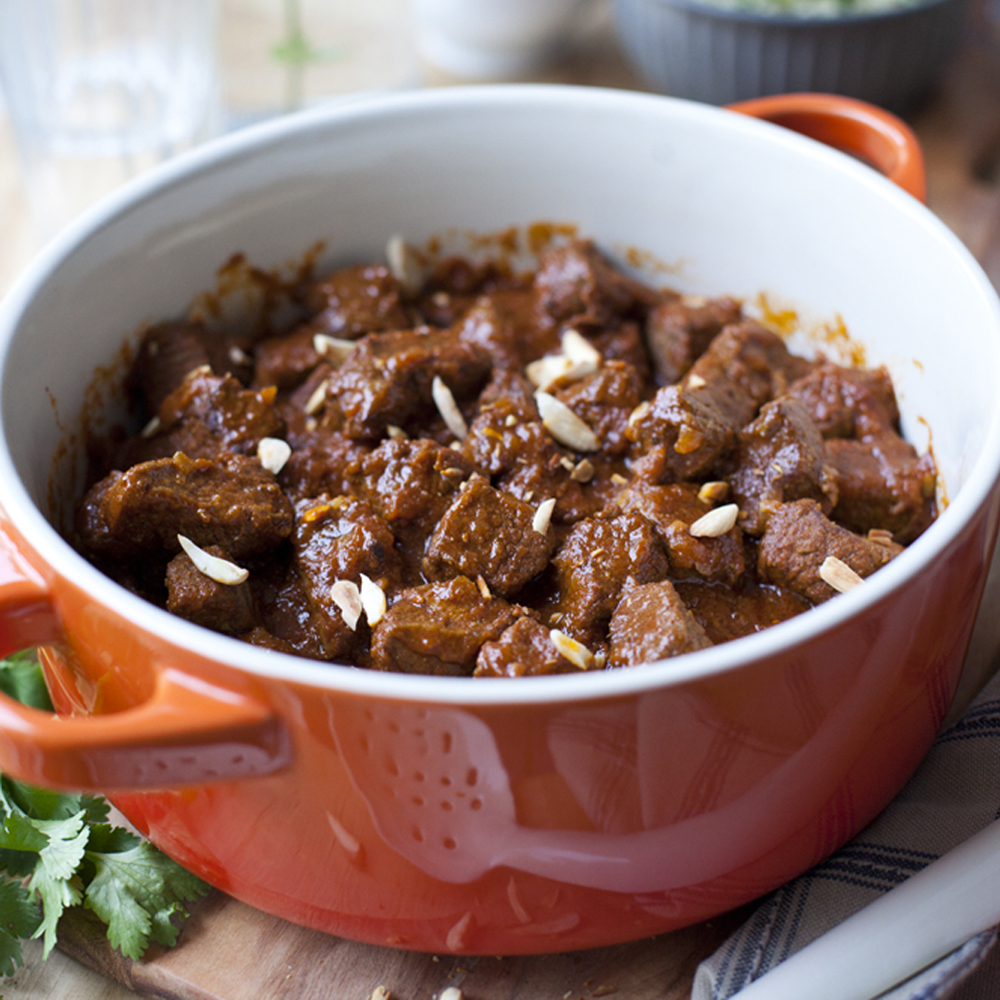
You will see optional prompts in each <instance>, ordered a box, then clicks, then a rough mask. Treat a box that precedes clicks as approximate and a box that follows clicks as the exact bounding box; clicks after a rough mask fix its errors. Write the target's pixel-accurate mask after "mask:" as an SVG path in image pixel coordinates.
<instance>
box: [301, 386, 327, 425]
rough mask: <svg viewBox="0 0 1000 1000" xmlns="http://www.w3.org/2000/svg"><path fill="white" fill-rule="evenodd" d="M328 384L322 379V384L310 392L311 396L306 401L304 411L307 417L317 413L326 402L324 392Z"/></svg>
mask: <svg viewBox="0 0 1000 1000" xmlns="http://www.w3.org/2000/svg"><path fill="white" fill-rule="evenodd" d="M329 384H330V380H329V379H323V381H322V382H320V384H319V385H318V386H316V388H315V389H313V391H312V395H311V396H310V397H309V398H308V399H307V400H306V405H305V411H306V413H307V414H309V416H312V415H313V414H314V413H318V412H319V411H320V410H321V409H322V407H323V404H324V403H325V402H326V390H327V387H328V386H329Z"/></svg>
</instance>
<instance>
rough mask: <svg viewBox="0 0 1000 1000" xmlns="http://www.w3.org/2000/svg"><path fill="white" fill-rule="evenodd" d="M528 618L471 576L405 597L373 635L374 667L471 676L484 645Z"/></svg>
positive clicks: (424, 587)
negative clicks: (485, 591) (487, 594)
mask: <svg viewBox="0 0 1000 1000" xmlns="http://www.w3.org/2000/svg"><path fill="white" fill-rule="evenodd" d="M522 614H524V612H523V611H522V610H521V609H519V608H517V607H515V606H514V605H511V604H508V603H507V602H506V601H504V600H502V599H501V598H499V597H484V596H483V594H482V593H481V592H480V590H479V587H478V586H477V585H476V584H475V583H473V581H472V580H470V579H469V578H468V577H467V576H456V577H455V578H454V579H453V580H448V581H447V582H446V583H428V584H423V585H422V586H419V587H412V588H411V589H409V590H405V591H403V592H402V593H401V594H400V595H399V597H398V598H397V599H396V601H395V602H394V603H393V605H392V607H391V608H389V610H388V611H387V612H386V615H385V617H384V618H383V619H382V620H381V621H380V622H379V623H378V625H377V626H376V627H375V629H374V631H373V633H372V650H371V657H372V658H371V665H372V667H373V668H375V669H376V670H398V671H402V672H403V673H411V674H455V675H469V674H471V673H472V672H473V670H474V669H475V665H476V657H477V655H478V654H479V650H480V648H481V647H482V645H483V643H484V642H489V641H490V640H496V639H499V638H500V636H501V635H502V634H503V632H504V630H505V629H507V628H508V627H510V626H511V625H513V624H514V622H515V621H517V619H518V618H519V617H520V616H521V615H522Z"/></svg>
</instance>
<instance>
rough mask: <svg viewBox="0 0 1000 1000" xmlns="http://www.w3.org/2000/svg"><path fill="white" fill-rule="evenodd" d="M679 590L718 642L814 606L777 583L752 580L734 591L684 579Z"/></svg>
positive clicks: (707, 632)
mask: <svg viewBox="0 0 1000 1000" xmlns="http://www.w3.org/2000/svg"><path fill="white" fill-rule="evenodd" d="M675 589H676V590H677V593H678V595H679V596H680V598H681V600H682V601H683V602H684V604H685V605H686V606H687V608H688V610H689V611H690V612H691V614H692V615H694V617H695V620H696V621H697V622H699V624H700V625H701V626H702V628H703V629H704V630H705V634H706V635H707V636H708V638H709V639H710V640H711V642H712V643H714V644H715V645H718V644H719V643H720V642H729V641H731V640H732V639H739V638H741V637H742V636H745V635H752V634H753V633H754V632H760V631H761V629H765V628H770V626H772V625H777V624H778V622H783V621H787V620H788V619H789V618H794V617H795V616H796V615H799V614H802V612H803V611H808V610H809V608H810V607H812V605H811V604H810V603H809V602H808V601H807V600H806V599H805V598H804V597H800V596H799V595H798V594H793V593H792V592H791V591H790V590H785V589H784V588H782V587H776V586H774V585H773V584H763V585H761V584H757V583H750V584H748V585H747V586H745V587H742V588H740V589H739V590H733V589H731V588H729V587H720V586H718V585H716V584H713V583H700V582H696V581H693V580H681V581H678V582H677V583H676V584H675Z"/></svg>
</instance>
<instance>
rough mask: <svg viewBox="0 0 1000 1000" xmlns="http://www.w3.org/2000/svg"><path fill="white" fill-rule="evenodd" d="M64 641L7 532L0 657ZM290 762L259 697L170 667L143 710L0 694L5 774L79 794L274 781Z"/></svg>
mask: <svg viewBox="0 0 1000 1000" xmlns="http://www.w3.org/2000/svg"><path fill="white" fill-rule="evenodd" d="M59 638H61V629H60V626H59V621H58V615H57V613H56V609H55V608H54V607H53V604H52V601H51V599H50V595H49V593H48V590H47V588H46V587H45V584H44V581H42V579H41V578H40V577H39V576H38V574H37V573H36V572H35V571H34V569H33V568H32V567H31V566H30V564H29V563H28V562H27V560H25V559H24V558H23V556H22V555H21V554H20V553H19V552H18V550H17V548H16V545H15V543H14V542H13V541H12V540H11V539H10V538H9V537H8V535H7V534H6V532H5V531H4V530H3V527H2V526H0V656H6V655H9V654H10V653H12V652H15V651H17V650H19V649H25V648H27V647H30V646H40V645H47V644H51V643H54V642H56V641H57V640H58V639H59ZM290 757H291V752H290V747H289V740H288V735H287V732H286V730H285V727H284V725H283V724H282V723H281V721H280V720H279V719H278V717H277V716H276V715H275V714H274V712H273V711H272V710H271V709H270V708H269V707H266V706H265V705H262V704H261V703H259V702H258V701H256V700H255V699H254V698H252V697H250V696H248V695H245V694H242V693H239V692H234V691H231V690H228V689H224V688H220V687H217V686H215V685H212V684H209V683H207V682H205V681H202V680H200V679H198V678H196V677H192V676H191V675H188V674H185V673H182V672H181V671H178V670H173V669H170V668H166V669H163V670H162V671H161V672H160V674H159V677H158V681H157V685H156V689H155V690H154V692H153V694H152V696H151V697H150V698H149V699H148V700H147V701H145V702H144V703H143V704H141V705H138V706H136V707H135V708H131V709H127V710H125V711H122V712H116V713H113V714H107V715H99V716H91V717H84V716H79V717H77V716H73V717H66V716H57V715H53V714H51V713H49V712H40V711H38V710H37V709H33V708H28V707H26V706H25V705H22V704H20V703H19V702H17V701H15V700H14V699H13V698H9V697H7V696H6V695H4V694H0V771H4V772H6V773H8V774H10V775H11V776H12V777H15V778H17V779H19V780H21V781H27V782H30V783H31V784H35V785H43V786H46V787H51V788H63V789H72V790H76V791H96V792H109V791H132V790H139V789H150V788H166V787H177V786H181V785H192V784H202V783H204V782H207V781H218V780H222V779H229V778H243V777H248V776H251V775H258V774H267V773H270V772H273V771H275V770H278V769H279V768H281V767H283V766H284V765H285V764H286V763H287V762H288V761H289V760H290Z"/></svg>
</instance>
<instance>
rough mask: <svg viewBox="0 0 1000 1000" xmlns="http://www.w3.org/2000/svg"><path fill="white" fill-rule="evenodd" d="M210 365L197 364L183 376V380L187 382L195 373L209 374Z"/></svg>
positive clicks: (210, 372)
mask: <svg viewBox="0 0 1000 1000" xmlns="http://www.w3.org/2000/svg"><path fill="white" fill-rule="evenodd" d="M211 374H212V366H211V365H198V366H197V367H196V368H192V369H191V371H189V372H188V373H187V375H185V376H184V381H185V382H187V381H188V380H189V379H193V378H194V377H195V376H197V375H211Z"/></svg>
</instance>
